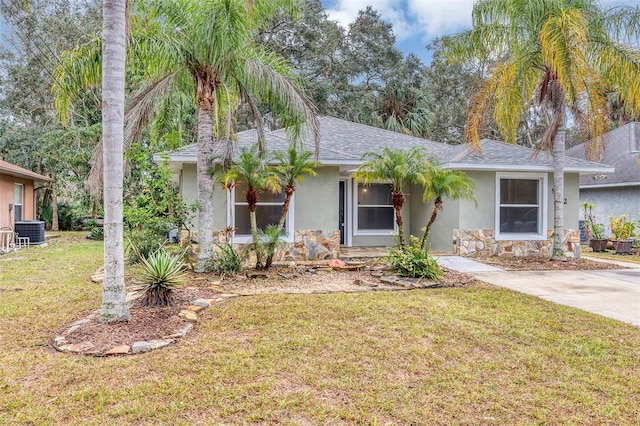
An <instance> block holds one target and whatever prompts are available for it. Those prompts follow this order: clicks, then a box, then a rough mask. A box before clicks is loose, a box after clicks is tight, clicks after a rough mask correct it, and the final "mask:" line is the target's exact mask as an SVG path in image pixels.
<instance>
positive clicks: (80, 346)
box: [58, 342, 94, 353]
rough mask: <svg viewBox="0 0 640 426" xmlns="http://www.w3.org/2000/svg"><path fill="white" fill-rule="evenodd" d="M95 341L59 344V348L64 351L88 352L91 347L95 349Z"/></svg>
mask: <svg viewBox="0 0 640 426" xmlns="http://www.w3.org/2000/svg"><path fill="white" fill-rule="evenodd" d="M93 348H94V346H93V343H91V342H80V343H73V344H71V345H63V346H58V349H60V350H61V351H64V352H76V353H77V352H86V351H89V350H91V349H93Z"/></svg>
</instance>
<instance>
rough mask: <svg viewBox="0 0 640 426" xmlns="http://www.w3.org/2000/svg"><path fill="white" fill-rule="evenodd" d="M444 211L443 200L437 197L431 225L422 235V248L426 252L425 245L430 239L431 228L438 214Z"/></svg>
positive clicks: (430, 221) (430, 220)
mask: <svg viewBox="0 0 640 426" xmlns="http://www.w3.org/2000/svg"><path fill="white" fill-rule="evenodd" d="M440 210H442V198H440V197H436V199H435V200H434V202H433V212H431V218H430V219H429V223H427V227H426V228H424V234H422V239H421V240H420V248H421V249H422V250H424V247H425V245H426V244H427V237H429V232H431V227H432V226H433V222H435V221H436V218H437V217H438V212H439V211H440Z"/></svg>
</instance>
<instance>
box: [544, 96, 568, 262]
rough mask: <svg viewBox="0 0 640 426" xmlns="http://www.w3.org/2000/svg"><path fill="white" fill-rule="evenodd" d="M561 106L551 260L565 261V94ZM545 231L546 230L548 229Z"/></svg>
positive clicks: (555, 147)
mask: <svg viewBox="0 0 640 426" xmlns="http://www.w3.org/2000/svg"><path fill="white" fill-rule="evenodd" d="M560 108H562V110H561V112H560V119H559V120H560V121H559V124H558V130H557V132H556V134H555V137H554V138H553V248H552V250H551V260H559V261H565V260H567V258H566V256H565V254H564V163H565V131H566V127H567V112H566V110H567V109H566V101H564V96H563V100H562V102H561V106H560ZM543 214H545V213H543ZM543 231H544V232H546V230H543Z"/></svg>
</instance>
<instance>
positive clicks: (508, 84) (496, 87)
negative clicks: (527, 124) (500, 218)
mask: <svg viewBox="0 0 640 426" xmlns="http://www.w3.org/2000/svg"><path fill="white" fill-rule="evenodd" d="M472 16H473V27H472V29H471V30H469V31H466V32H464V33H460V34H457V35H454V36H452V37H450V38H448V39H446V40H445V42H444V48H445V51H446V53H447V55H448V56H449V58H451V59H454V60H463V59H468V58H470V57H471V58H486V57H491V58H497V59H498V61H497V62H496V63H495V65H493V66H492V68H491V69H490V73H489V76H488V78H487V79H486V81H485V82H484V83H483V85H482V87H481V88H480V89H479V91H478V92H477V93H476V94H475V96H474V97H473V98H472V100H471V104H470V108H469V113H468V121H467V128H466V139H467V140H468V141H469V142H471V144H472V145H473V146H475V147H476V148H479V144H480V131H479V129H480V126H481V124H482V118H483V114H484V111H485V109H487V108H488V107H489V106H490V105H493V110H494V116H495V120H496V123H497V125H498V128H499V129H500V132H501V133H502V134H503V136H504V138H505V139H506V141H507V142H512V143H514V142H515V141H516V136H517V129H518V126H519V124H520V122H521V118H522V115H523V113H524V112H525V111H526V110H527V109H528V108H529V107H530V106H531V104H532V103H533V102H534V101H538V102H540V103H541V104H543V105H545V106H546V107H548V108H549V109H550V111H551V113H552V119H551V122H550V125H549V126H548V128H547V130H546V132H545V133H544V135H543V137H542V140H541V141H540V143H539V144H538V148H539V149H542V150H550V151H551V152H552V155H553V186H554V200H553V201H554V203H553V204H554V229H553V249H552V255H551V258H552V259H554V260H564V259H565V255H564V244H563V243H564V211H563V207H564V163H565V131H566V126H567V119H568V110H569V111H571V112H572V114H573V119H574V121H575V122H576V123H577V124H578V125H579V126H581V127H583V128H585V129H587V132H586V134H588V135H589V136H590V137H589V140H591V141H592V143H591V144H590V151H591V152H590V153H591V154H592V155H595V154H596V153H597V152H598V151H599V150H600V148H601V146H600V144H599V141H600V138H599V136H600V135H601V134H602V133H603V132H604V131H606V130H607V129H606V119H607V113H608V111H607V94H610V93H611V92H612V91H613V92H616V93H618V94H619V95H620V98H621V100H622V101H623V104H624V108H625V111H626V112H627V113H634V112H637V111H638V110H640V79H638V71H639V70H640V51H638V50H637V49H636V48H633V47H631V46H630V44H625V43H624V40H625V39H626V40H627V41H634V42H635V40H637V38H638V35H639V32H640V31H639V29H640V25H639V24H640V12H639V11H638V9H637V8H633V7H615V8H608V9H603V8H601V7H600V4H599V2H597V1H596V0H539V1H529V0H515V1H511V0H480V1H478V2H477V3H476V4H475V5H474V7H473V12H472Z"/></svg>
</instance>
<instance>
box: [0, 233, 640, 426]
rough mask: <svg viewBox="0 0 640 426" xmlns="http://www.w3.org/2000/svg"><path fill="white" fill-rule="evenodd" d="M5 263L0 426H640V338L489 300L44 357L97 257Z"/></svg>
mask: <svg viewBox="0 0 640 426" xmlns="http://www.w3.org/2000/svg"><path fill="white" fill-rule="evenodd" d="M10 256H12V257H18V258H21V259H20V260H12V261H5V259H6V258H7V256H3V257H0V287H1V288H3V289H7V288H14V287H21V288H23V291H17V292H14V291H0V327H1V329H2V332H1V333H0V343H1V344H0V347H1V351H0V365H2V370H1V371H2V373H1V374H0V424H12V425H13V424H35V425H47V424H55V425H60V424H65V425H66V424H81V425H85V424H95V425H105V424H113V425H123V424H170V425H173V424H185V425H192V424H219V423H226V424H247V423H258V424H305V425H306V424H313V425H315V424H500V425H503V424H581V425H582V424H616V425H618V424H620V425H624V424H638V423H640V412H639V408H638V407H640V350H639V348H640V329H638V328H635V327H633V326H631V325H626V324H623V323H620V322H617V321H614V320H610V319H605V318H602V317H599V316H596V315H592V314H588V313H585V312H582V311H579V310H576V309H571V308H567V307H562V306H558V305H554V304H552V303H549V302H546V301H543V300H539V299H536V298H534V297H529V296H525V295H520V294H517V293H514V292H511V291H507V290H502V289H498V288H494V287H490V286H486V287H476V288H466V289H465V288H450V289H439V290H414V291H408V292H391V293H380V292H376V293H366V294H345V295H299V296H293V295H280V296H262V297H245V298H238V299H231V300H228V301H225V302H224V303H223V304H220V305H217V306H214V307H212V308H211V309H209V310H208V311H206V313H205V320H204V322H203V323H202V324H201V326H200V330H199V333H194V334H193V335H191V336H190V337H188V338H187V339H186V340H183V341H182V342H180V343H179V344H177V345H172V346H170V347H168V348H165V349H162V350H158V351H154V352H150V353H146V354H144V355H137V356H128V357H119V358H90V357H84V356H73V355H65V354H60V353H57V352H55V351H54V350H52V349H51V348H50V347H48V345H47V343H48V341H49V339H50V338H52V337H53V336H54V335H55V330H57V329H59V328H61V327H63V326H65V325H68V324H69V323H70V322H71V321H72V320H74V319H77V318H79V317H80V316H81V314H83V313H86V312H87V311H89V310H92V309H96V308H98V307H99V305H100V287H99V286H98V285H96V284H93V283H91V282H89V280H88V276H89V275H90V274H91V273H92V272H93V271H94V270H95V268H96V267H98V266H99V265H100V263H101V245H100V243H97V242H90V241H78V242H76V243H74V244H69V243H65V242H64V241H60V242H58V243H56V242H53V243H52V244H51V245H50V246H49V247H47V248H45V249H29V250H28V251H24V250H23V251H20V252H18V253H15V254H12V255H10Z"/></svg>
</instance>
